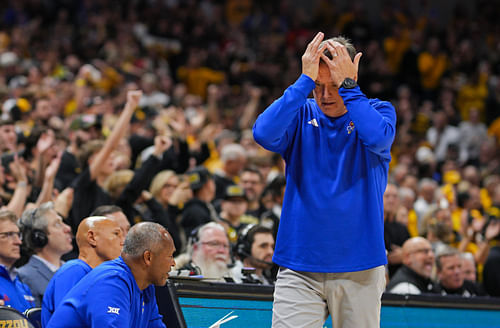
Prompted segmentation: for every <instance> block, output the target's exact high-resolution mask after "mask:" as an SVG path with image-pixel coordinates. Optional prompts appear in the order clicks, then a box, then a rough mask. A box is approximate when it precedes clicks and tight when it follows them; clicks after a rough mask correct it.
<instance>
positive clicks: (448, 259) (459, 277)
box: [436, 247, 485, 297]
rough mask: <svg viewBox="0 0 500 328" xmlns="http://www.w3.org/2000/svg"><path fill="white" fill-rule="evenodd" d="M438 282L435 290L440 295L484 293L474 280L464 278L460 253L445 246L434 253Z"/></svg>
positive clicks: (474, 294)
mask: <svg viewBox="0 0 500 328" xmlns="http://www.w3.org/2000/svg"><path fill="white" fill-rule="evenodd" d="M436 273H437V278H438V283H437V285H436V292H437V293H439V294H441V295H460V296H463V297H472V296H481V295H485V293H484V292H483V291H482V290H481V289H480V288H479V286H478V285H476V283H475V282H473V281H470V280H465V279H464V272H463V268H462V259H461V257H460V253H459V252H458V251H457V250H456V249H453V248H450V247H445V248H443V249H441V250H440V251H438V253H437V255H436Z"/></svg>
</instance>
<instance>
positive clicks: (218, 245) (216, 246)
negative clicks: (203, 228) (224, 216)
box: [200, 241, 229, 249]
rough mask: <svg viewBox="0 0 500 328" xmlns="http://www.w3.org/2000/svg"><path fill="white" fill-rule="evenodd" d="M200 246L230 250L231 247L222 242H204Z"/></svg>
mask: <svg viewBox="0 0 500 328" xmlns="http://www.w3.org/2000/svg"><path fill="white" fill-rule="evenodd" d="M200 244H202V245H207V246H209V247H211V248H219V247H222V248H223V249H229V245H228V244H225V243H221V242H218V241H204V242H201V243H200Z"/></svg>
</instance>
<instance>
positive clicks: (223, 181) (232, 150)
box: [214, 143, 246, 200]
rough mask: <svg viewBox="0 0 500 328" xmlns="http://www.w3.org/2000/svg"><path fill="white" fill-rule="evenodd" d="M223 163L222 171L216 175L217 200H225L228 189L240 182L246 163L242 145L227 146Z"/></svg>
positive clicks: (222, 159) (222, 153) (223, 151)
mask: <svg viewBox="0 0 500 328" xmlns="http://www.w3.org/2000/svg"><path fill="white" fill-rule="evenodd" d="M221 161H222V168H221V170H218V171H216V172H215V173H214V182H215V200H220V199H223V198H224V194H225V193H226V188H227V187H228V186H230V185H234V184H236V183H237V182H238V180H239V178H240V177H239V174H240V172H241V170H243V168H244V167H245V163H246V153H245V149H244V148H243V146H241V145H240V144H235V143H233V144H227V145H225V146H224V147H222V150H221Z"/></svg>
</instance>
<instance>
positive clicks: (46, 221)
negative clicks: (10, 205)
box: [19, 202, 73, 306]
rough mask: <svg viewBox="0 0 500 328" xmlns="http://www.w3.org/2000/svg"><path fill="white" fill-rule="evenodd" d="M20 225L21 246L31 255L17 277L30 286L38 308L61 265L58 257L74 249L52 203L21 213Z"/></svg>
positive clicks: (70, 237)
mask: <svg viewBox="0 0 500 328" xmlns="http://www.w3.org/2000/svg"><path fill="white" fill-rule="evenodd" d="M19 225H20V227H21V233H22V236H23V246H24V247H25V248H26V249H27V250H28V252H29V254H33V255H31V257H30V258H29V261H28V263H26V264H25V265H23V266H22V267H21V268H19V278H21V280H22V281H23V282H24V283H26V284H27V285H28V286H29V287H30V289H31V292H32V293H33V296H34V297H35V303H36V306H41V305H42V297H43V294H44V293H45V289H46V288H47V285H48V283H49V281H50V279H52V277H53V276H54V274H55V273H56V271H57V270H58V269H59V268H60V267H61V266H62V265H63V263H64V262H63V261H62V260H61V257H62V256H63V255H64V254H66V253H68V252H69V251H71V250H72V249H73V245H72V243H71V242H72V239H73V236H72V234H71V228H70V227H69V226H68V225H67V224H66V223H64V222H63V220H62V218H61V216H60V215H59V214H57V212H56V211H55V210H54V205H53V203H51V202H49V203H44V204H42V205H40V207H38V208H35V209H32V210H26V211H24V213H23V215H22V217H21V219H20V220H19Z"/></svg>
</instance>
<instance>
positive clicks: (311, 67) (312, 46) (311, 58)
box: [302, 32, 325, 80]
mask: <svg viewBox="0 0 500 328" xmlns="http://www.w3.org/2000/svg"><path fill="white" fill-rule="evenodd" d="M324 37H325V35H324V34H323V32H318V34H316V36H315V37H314V39H312V41H311V42H309V44H308V45H307V48H306V51H305V52H304V54H303V55H302V74H304V75H307V76H309V77H310V78H311V79H313V80H316V78H317V77H318V70H319V60H320V58H321V52H322V51H323V49H320V48H319V45H320V44H321V41H323V38H324Z"/></svg>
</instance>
